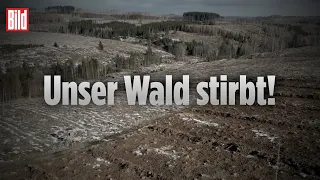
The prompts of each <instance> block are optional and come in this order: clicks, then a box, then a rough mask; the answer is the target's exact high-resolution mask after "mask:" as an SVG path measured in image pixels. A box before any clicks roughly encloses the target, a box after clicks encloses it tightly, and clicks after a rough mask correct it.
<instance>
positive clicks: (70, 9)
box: [44, 6, 76, 14]
mask: <svg viewBox="0 0 320 180" xmlns="http://www.w3.org/2000/svg"><path fill="white" fill-rule="evenodd" d="M44 10H45V12H48V13H51V12H54V13H61V14H72V13H74V12H75V10H76V8H75V7H74V6H49V7H46V8H45V9H44Z"/></svg>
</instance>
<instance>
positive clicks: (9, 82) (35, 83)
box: [0, 43, 162, 101]
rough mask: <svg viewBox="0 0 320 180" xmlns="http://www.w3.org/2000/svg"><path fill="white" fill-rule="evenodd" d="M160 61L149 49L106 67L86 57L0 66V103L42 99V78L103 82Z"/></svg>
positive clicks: (115, 60) (116, 59) (116, 57)
mask: <svg viewBox="0 0 320 180" xmlns="http://www.w3.org/2000/svg"><path fill="white" fill-rule="evenodd" d="M99 44H100V43H99ZM12 46H13V45H12ZM17 46H18V47H16V49H17V48H21V47H22V48H23V46H21V45H17ZM10 47H11V45H10ZM161 62H162V58H161V57H160V56H158V55H157V54H155V53H154V52H152V49H151V47H150V46H149V47H148V49H147V50H146V52H145V53H134V52H132V53H130V55H129V57H122V56H119V55H117V56H115V57H114V58H113V60H112V63H109V64H105V63H102V62H100V61H99V60H97V59H95V58H90V57H89V58H83V59H80V60H67V61H64V62H60V61H58V62H55V63H52V64H50V65H39V64H33V63H30V64H29V63H26V62H25V63H23V64H22V65H21V66H15V67H1V68H0V70H1V71H0V93H1V96H0V100H1V101H8V100H13V99H19V98H21V97H39V96H43V77H44V75H61V77H62V80H63V81H65V82H70V81H81V80H99V79H104V78H105V77H106V76H107V75H108V74H110V73H113V72H118V71H121V70H123V69H126V70H128V69H130V70H135V71H139V69H140V68H141V67H142V66H150V65H152V64H159V63H161ZM3 70H5V71H3Z"/></svg>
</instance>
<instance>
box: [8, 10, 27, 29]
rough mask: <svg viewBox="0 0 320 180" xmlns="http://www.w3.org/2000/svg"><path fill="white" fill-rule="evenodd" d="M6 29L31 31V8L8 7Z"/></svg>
mask: <svg viewBox="0 0 320 180" xmlns="http://www.w3.org/2000/svg"><path fill="white" fill-rule="evenodd" d="M6 31H7V32H27V31H29V8H6Z"/></svg>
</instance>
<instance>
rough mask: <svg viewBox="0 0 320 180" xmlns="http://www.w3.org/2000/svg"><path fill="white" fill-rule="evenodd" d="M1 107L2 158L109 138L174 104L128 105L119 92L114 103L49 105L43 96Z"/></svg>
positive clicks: (161, 112) (2, 160) (4, 160)
mask: <svg viewBox="0 0 320 180" xmlns="http://www.w3.org/2000/svg"><path fill="white" fill-rule="evenodd" d="M3 108H4V109H3V110H2V107H1V118H0V142H1V146H0V147H1V154H0V162H3V163H5V162H7V161H9V162H10V161H12V160H15V159H18V158H23V157H26V156H28V155H29V154H37V153H48V152H54V151H58V150H62V149H65V148H68V147H72V146H78V145H83V144H84V143H88V142H95V141H107V139H108V136H110V135H113V134H116V133H121V132H122V131H124V130H127V129H129V128H132V127H134V126H136V125H138V124H140V123H142V122H144V121H146V120H152V119H154V118H157V117H160V116H163V115H165V114H166V113H169V112H170V111H172V110H175V109H176V108H175V107H173V106H170V107H167V106H128V105H127V103H126V96H125V94H123V95H120V94H119V95H118V96H116V104H115V105H114V106H107V105H105V106H96V105H94V104H92V105H88V106H62V105H58V106H49V105H46V104H45V102H44V100H43V99H42V98H38V99H22V100H16V101H10V102H7V103H5V104H4V106H3Z"/></svg>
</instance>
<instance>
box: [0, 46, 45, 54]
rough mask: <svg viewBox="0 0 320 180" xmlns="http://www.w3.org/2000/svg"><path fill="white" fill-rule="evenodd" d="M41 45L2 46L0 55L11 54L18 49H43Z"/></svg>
mask: <svg viewBox="0 0 320 180" xmlns="http://www.w3.org/2000/svg"><path fill="white" fill-rule="evenodd" d="M43 46H44V45H43V44H3V45H0V52H1V53H3V54H4V53H12V52H15V51H17V50H19V49H28V48H36V47H43Z"/></svg>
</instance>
